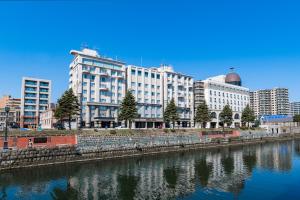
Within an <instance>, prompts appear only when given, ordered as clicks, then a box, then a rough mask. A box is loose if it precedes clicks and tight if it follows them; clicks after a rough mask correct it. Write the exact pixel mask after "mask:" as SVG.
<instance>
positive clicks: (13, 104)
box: [0, 95, 21, 109]
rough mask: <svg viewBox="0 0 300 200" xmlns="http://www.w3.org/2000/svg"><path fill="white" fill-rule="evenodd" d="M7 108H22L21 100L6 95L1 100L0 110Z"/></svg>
mask: <svg viewBox="0 0 300 200" xmlns="http://www.w3.org/2000/svg"><path fill="white" fill-rule="evenodd" d="M6 106H8V107H10V108H16V109H17V108H20V107H21V99H19V98H13V97H11V96H10V95H5V96H3V97H2V98H0V108H5V107H6Z"/></svg>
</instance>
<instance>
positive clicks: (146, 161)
mask: <svg viewBox="0 0 300 200" xmlns="http://www.w3.org/2000/svg"><path fill="white" fill-rule="evenodd" d="M294 148H295V152H298V153H299V152H300V143H299V142H298V143H296V142H295V145H294ZM292 149H293V145H292V142H291V141H289V142H275V143H269V144H261V145H260V144H259V145H249V146H244V147H232V148H221V149H214V150H212V149H211V150H207V151H204V150H199V151H189V152H185V153H174V154H172V153H171V154H161V155H156V156H147V157H137V158H126V159H120V160H111V161H103V162H92V163H87V164H72V165H71V166H70V165H66V166H60V167H59V168H57V169H53V168H51V167H49V168H45V169H42V168H41V169H40V170H31V171H30V170H29V169H27V170H24V171H18V172H16V173H14V174H11V175H10V176H7V175H6V176H4V175H1V174H0V197H1V188H2V187H3V186H6V187H7V186H11V185H14V186H16V188H17V189H16V191H17V192H16V194H19V195H18V197H22V196H25V197H27V196H30V194H32V193H34V194H37V193H41V195H47V194H52V193H53V192H55V190H54V188H55V187H53V186H54V185H56V186H57V187H56V188H60V189H61V190H62V191H63V192H64V193H65V194H66V195H68V194H69V193H71V192H72V195H74V194H75V195H77V196H78V199H118V200H119V199H172V198H176V197H182V196H185V195H189V194H192V193H193V192H195V191H196V190H200V189H201V190H206V189H208V190H210V191H212V190H218V191H222V192H225V193H233V194H235V195H238V194H239V193H240V192H241V190H243V188H244V187H245V182H246V180H247V179H248V178H249V177H251V175H252V172H253V170H254V169H255V168H257V169H258V170H260V169H268V170H272V171H273V170H281V171H287V170H290V169H291V167H292ZM299 154H300V153H299ZM46 169H47V170H48V171H46ZM28 177H30V178H28ZM3 183H5V184H3ZM19 185H20V186H19ZM37 186H39V187H37ZM50 186H51V187H50ZM68 188H69V189H68ZM37 191H39V192H37ZM74 191H76V192H74Z"/></svg>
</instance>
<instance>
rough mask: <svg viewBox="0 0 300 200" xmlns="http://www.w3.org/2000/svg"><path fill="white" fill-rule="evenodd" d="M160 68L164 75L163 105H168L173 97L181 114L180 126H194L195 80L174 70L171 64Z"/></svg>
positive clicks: (178, 123)
mask: <svg viewBox="0 0 300 200" xmlns="http://www.w3.org/2000/svg"><path fill="white" fill-rule="evenodd" d="M158 70H159V71H160V72H161V73H162V76H163V95H164V96H163V99H164V101H163V107H164V109H165V108H166V107H167V105H168V103H169V102H170V101H171V99H172V98H174V100H175V104H176V106H177V112H178V114H179V121H178V122H177V125H178V126H179V127H193V126H194V119H193V118H194V91H193V85H194V80H193V78H192V77H191V76H188V75H184V74H181V73H178V72H174V70H173V68H172V67H171V66H166V65H163V66H161V67H160V68H158Z"/></svg>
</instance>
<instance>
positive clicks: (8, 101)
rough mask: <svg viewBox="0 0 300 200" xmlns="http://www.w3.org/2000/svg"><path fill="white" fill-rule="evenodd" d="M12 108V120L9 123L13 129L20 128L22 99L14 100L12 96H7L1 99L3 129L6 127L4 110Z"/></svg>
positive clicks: (1, 123) (0, 124)
mask: <svg viewBox="0 0 300 200" xmlns="http://www.w3.org/2000/svg"><path fill="white" fill-rule="evenodd" d="M5 107H9V108H10V114H9V115H10V119H9V123H10V126H11V127H19V126H20V109H21V99H19V98H13V97H11V96H10V95H5V96H3V97H2V98H0V110H1V119H0V126H2V127H3V125H5V119H3V117H4V113H3V112H4V108H5Z"/></svg>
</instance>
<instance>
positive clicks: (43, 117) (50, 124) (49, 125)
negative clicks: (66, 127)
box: [40, 104, 57, 129]
mask: <svg viewBox="0 0 300 200" xmlns="http://www.w3.org/2000/svg"><path fill="white" fill-rule="evenodd" d="M54 113H55V104H49V106H48V108H47V110H45V111H43V112H41V114H40V126H41V128H42V129H54V128H55V124H56V123H57V119H56V118H55V117H54Z"/></svg>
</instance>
